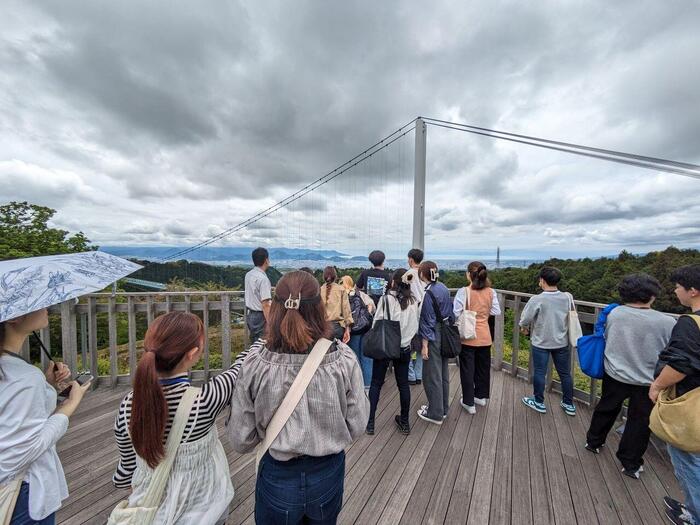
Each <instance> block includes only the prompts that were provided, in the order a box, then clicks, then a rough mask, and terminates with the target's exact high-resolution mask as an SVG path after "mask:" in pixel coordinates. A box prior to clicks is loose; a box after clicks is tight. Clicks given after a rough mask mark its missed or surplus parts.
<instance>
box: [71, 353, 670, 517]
mask: <svg viewBox="0 0 700 525" xmlns="http://www.w3.org/2000/svg"><path fill="white" fill-rule="evenodd" d="M450 372H451V380H452V388H451V392H450V395H451V405H450V413H449V417H448V418H447V420H446V421H445V422H444V423H443V425H442V426H439V427H438V426H434V425H429V424H427V423H425V422H423V421H420V420H417V417H416V416H415V410H416V409H417V408H418V407H419V406H420V405H422V404H425V393H424V392H423V389H422V387H420V386H416V387H412V400H411V404H412V408H411V414H412V416H411V421H412V423H413V428H412V432H411V435H410V436H403V435H401V434H399V433H398V432H396V431H395V428H394V423H393V419H394V417H393V416H394V414H395V413H397V407H398V395H397V392H396V388H395V386H394V384H393V379H388V380H387V383H386V384H385V387H384V391H383V392H382V399H381V401H380V406H379V410H378V415H377V424H376V430H377V432H376V434H375V435H374V436H362V437H361V438H360V439H358V440H357V441H356V442H355V443H353V445H352V446H350V447H349V449H348V450H347V466H346V480H345V500H344V506H343V511H342V514H341V516H340V520H339V522H340V523H344V524H346V523H347V524H349V523H361V524H363V525H364V524H369V523H383V524H397V523H402V524H403V523H405V524H412V523H416V524H418V523H450V524H452V523H469V524H485V523H493V524H505V523H512V524H517V525H527V524H534V525H540V524H546V523H557V524H567V525H568V524H573V523H579V524H588V523H591V524H593V523H600V524H605V525H608V524H621V525H626V524H632V523H634V524H636V523H644V524H654V525H657V524H659V523H664V522H665V521H664V520H665V517H664V514H663V512H664V511H663V503H662V497H663V496H664V495H667V494H669V495H671V496H672V497H675V498H679V497H680V493H679V489H678V486H677V484H676V480H675V478H674V475H673V470H672V468H671V466H670V463H669V462H668V461H667V458H666V457H664V455H663V454H662V453H659V451H658V450H657V449H656V448H655V447H654V446H650V447H649V450H648V452H647V454H646V464H645V472H644V473H643V474H642V477H641V480H639V481H637V480H633V479H630V478H627V477H625V476H623V475H621V473H620V469H619V465H618V463H617V460H616V459H615V457H614V452H615V450H616V448H617V444H618V443H619V436H617V434H615V433H614V432H613V433H611V436H610V438H609V440H608V447H606V449H605V450H604V452H603V453H602V454H600V455H599V456H595V455H593V454H591V453H590V452H587V451H586V450H584V449H583V447H582V445H583V443H584V441H585V431H586V428H587V425H588V421H589V418H590V410H589V409H588V408H586V407H579V415H578V416H577V417H575V418H572V417H568V416H566V415H565V414H564V413H563V412H562V411H561V410H559V406H558V403H559V400H558V396H556V395H552V396H549V399H548V400H547V404H548V406H549V407H550V411H549V413H548V414H547V415H545V416H542V415H540V414H537V413H535V412H533V411H532V410H529V409H527V408H526V407H525V406H523V405H522V404H521V403H520V398H521V397H522V396H523V395H526V394H527V393H529V392H530V386H529V385H528V384H527V383H525V382H524V381H521V380H518V379H514V378H512V377H511V376H510V375H508V374H506V373H494V375H493V378H492V384H493V386H492V392H491V400H490V402H489V405H488V407H486V408H484V409H480V410H478V411H477V414H476V415H474V416H471V415H469V414H467V413H466V412H465V411H464V410H462V408H461V407H460V405H459V395H460V394H459V378H458V376H457V369H456V367H454V366H452V367H450ZM123 393H124V390H123V389H120V390H97V391H95V392H94V393H91V394H90V395H89V396H88V397H87V398H86V399H85V401H84V403H83V405H82V407H81V409H80V411H79V412H78V413H77V414H76V415H75V416H74V418H73V419H72V421H71V427H70V430H69V431H68V434H67V435H66V436H65V437H64V438H63V440H61V442H60V443H59V447H58V448H59V454H60V455H61V459H62V461H63V465H64V468H65V471H66V475H67V478H68V486H69V490H70V493H71V496H70V498H69V499H68V500H67V501H66V502H65V504H64V506H63V508H62V509H61V510H60V511H59V513H58V522H59V523H62V524H67V525H68V524H70V525H74V524H75V525H77V524H82V523H90V524H103V523H105V522H106V519H107V516H108V514H109V512H110V511H111V509H112V508H113V507H114V505H115V504H116V503H117V502H118V501H119V500H121V499H123V498H125V496H126V491H120V490H116V489H115V488H114V487H113V486H112V483H111V475H112V472H113V470H114V467H115V463H116V460H117V450H116V445H115V442H114V438H113V435H112V424H113V418H114V413H115V411H116V409H117V408H118V404H119V399H120V398H121V396H122V395H123ZM222 441H223V442H224V447H225V448H226V451H227V454H228V458H229V463H230V466H231V474H232V476H233V484H234V487H235V490H236V495H235V498H234V501H233V504H232V506H231V515H230V517H229V520H228V523H230V524H241V523H244V524H252V523H253V522H254V520H253V516H252V512H253V508H254V494H253V493H254V483H255V477H254V472H253V463H252V457H251V456H250V455H246V456H241V455H239V454H236V453H235V452H233V451H232V450H231V447H230V446H229V445H228V443H227V442H226V440H225V439H223V440H222Z"/></svg>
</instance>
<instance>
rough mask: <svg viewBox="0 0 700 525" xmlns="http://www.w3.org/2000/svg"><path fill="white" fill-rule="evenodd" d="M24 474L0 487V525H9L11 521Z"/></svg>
mask: <svg viewBox="0 0 700 525" xmlns="http://www.w3.org/2000/svg"><path fill="white" fill-rule="evenodd" d="M24 474H25V473H24V472H22V473H20V474H18V475H17V477H16V478H15V479H13V480H12V481H9V482H7V483H4V484H2V485H0V525H9V523H10V520H11V519H12V513H13V512H14V511H15V505H16V504H17V498H18V497H19V491H20V489H21V488H22V480H23V479H24Z"/></svg>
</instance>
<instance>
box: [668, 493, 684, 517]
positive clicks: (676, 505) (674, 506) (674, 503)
mask: <svg viewBox="0 0 700 525" xmlns="http://www.w3.org/2000/svg"><path fill="white" fill-rule="evenodd" d="M664 505H666V507H667V508H669V509H671V510H672V511H674V512H677V513H678V514H683V513H684V512H686V507H685V505H683V504H682V503H681V502H680V501H678V500H675V499H673V498H669V497H668V496H664Z"/></svg>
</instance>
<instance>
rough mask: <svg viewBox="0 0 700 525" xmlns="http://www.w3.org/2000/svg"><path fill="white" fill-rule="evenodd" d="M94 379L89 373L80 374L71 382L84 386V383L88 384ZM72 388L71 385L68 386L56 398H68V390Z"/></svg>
mask: <svg viewBox="0 0 700 525" xmlns="http://www.w3.org/2000/svg"><path fill="white" fill-rule="evenodd" d="M93 379H95V378H94V377H93V376H92V374H91V373H90V372H80V373H79V374H78V375H77V377H76V378H75V379H73V381H77V382H78V384H79V385H84V384H85V383H89V382H90V381H92V380H93ZM72 387H73V385H68V386H67V387H66V388H64V389H63V390H62V391H61V392H60V393H59V394H58V397H63V398H66V397H68V394H70V389H71V388H72Z"/></svg>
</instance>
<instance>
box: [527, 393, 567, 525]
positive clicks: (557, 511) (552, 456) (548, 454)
mask: <svg viewBox="0 0 700 525" xmlns="http://www.w3.org/2000/svg"><path fill="white" fill-rule="evenodd" d="M545 399H546V398H545ZM557 405H558V404H552V403H550V405H549V408H548V410H547V414H542V415H541V417H540V422H541V424H542V433H543V435H544V436H545V439H544V453H545V462H546V464H547V474H548V477H549V490H550V494H551V498H552V508H553V510H554V521H555V523H557V524H560V523H561V524H569V523H576V513H575V512H574V504H573V501H572V499H571V491H570V490H569V484H568V481H567V477H566V469H565V468H564V460H563V458H562V455H561V447H560V446H559V441H558V440H557V430H556V425H555V423H554V416H553V415H552V411H554V410H560V407H559V406H557ZM533 413H535V414H536V412H534V411H533ZM537 415H540V414H537Z"/></svg>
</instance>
